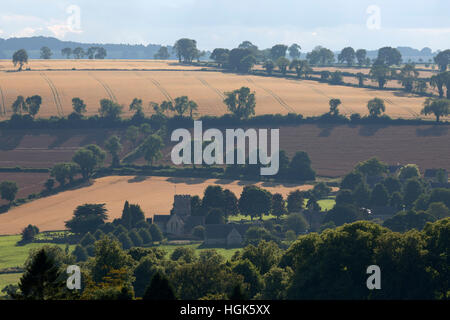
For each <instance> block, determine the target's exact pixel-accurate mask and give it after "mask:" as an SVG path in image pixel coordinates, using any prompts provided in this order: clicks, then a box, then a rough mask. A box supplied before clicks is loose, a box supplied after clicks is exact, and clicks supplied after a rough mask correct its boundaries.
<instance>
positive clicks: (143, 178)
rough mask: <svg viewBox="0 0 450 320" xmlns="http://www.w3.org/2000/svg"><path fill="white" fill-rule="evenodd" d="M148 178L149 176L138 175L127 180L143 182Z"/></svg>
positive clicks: (129, 181)
mask: <svg viewBox="0 0 450 320" xmlns="http://www.w3.org/2000/svg"><path fill="white" fill-rule="evenodd" d="M147 179H148V176H136V177H134V178H132V179H129V180H128V181H127V182H128V183H137V182H142V181H145V180H147Z"/></svg>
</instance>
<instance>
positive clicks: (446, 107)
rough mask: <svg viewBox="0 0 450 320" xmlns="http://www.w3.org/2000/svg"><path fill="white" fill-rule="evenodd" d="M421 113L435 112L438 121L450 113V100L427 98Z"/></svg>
mask: <svg viewBox="0 0 450 320" xmlns="http://www.w3.org/2000/svg"><path fill="white" fill-rule="evenodd" d="M420 113H422V114H424V115H429V114H433V115H434V116H435V117H436V122H439V120H440V118H441V117H446V116H448V115H449V114H450V100H447V99H433V98H427V100H425V102H424V107H423V109H422V110H421V111H420Z"/></svg>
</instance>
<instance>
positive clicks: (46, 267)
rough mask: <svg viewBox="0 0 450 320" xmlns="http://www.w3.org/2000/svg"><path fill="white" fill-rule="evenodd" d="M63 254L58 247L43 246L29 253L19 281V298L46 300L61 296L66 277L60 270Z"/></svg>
mask: <svg viewBox="0 0 450 320" xmlns="http://www.w3.org/2000/svg"><path fill="white" fill-rule="evenodd" d="M63 255H64V253H63V252H62V250H61V249H60V248H58V247H43V248H41V249H39V250H37V251H34V252H33V253H32V254H31V255H30V257H29V259H28V260H27V262H26V264H25V272H24V273H23V275H22V277H21V278H20V281H19V289H20V291H21V293H20V298H21V299H26V300H44V299H45V300H47V299H58V297H61V295H62V293H63V290H64V287H65V279H66V278H65V276H64V273H63V270H62V266H63V263H64V260H63Z"/></svg>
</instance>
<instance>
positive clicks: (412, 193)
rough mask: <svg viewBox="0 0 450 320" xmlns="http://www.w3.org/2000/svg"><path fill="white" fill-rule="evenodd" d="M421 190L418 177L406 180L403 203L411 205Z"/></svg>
mask: <svg viewBox="0 0 450 320" xmlns="http://www.w3.org/2000/svg"><path fill="white" fill-rule="evenodd" d="M423 191H424V190H423V187H422V184H421V183H420V181H419V180H418V179H410V180H408V182H407V183H406V186H405V192H404V196H403V201H404V203H405V204H406V205H407V206H409V207H411V206H412V204H413V203H414V201H416V200H417V198H419V196H420V195H421V194H422V192H423Z"/></svg>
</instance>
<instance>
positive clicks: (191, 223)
mask: <svg viewBox="0 0 450 320" xmlns="http://www.w3.org/2000/svg"><path fill="white" fill-rule="evenodd" d="M153 223H155V224H156V225H157V226H158V227H159V228H160V229H161V231H162V232H163V233H166V234H168V235H174V236H183V235H187V234H190V233H191V231H192V229H193V228H194V227H196V226H198V225H203V224H204V223H205V219H204V217H199V216H191V196H190V195H175V196H174V202H173V209H172V211H171V214H170V215H167V214H157V215H154V217H153Z"/></svg>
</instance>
